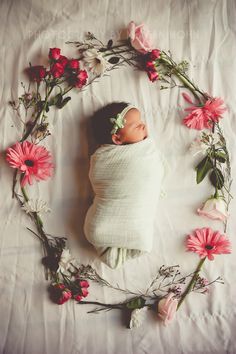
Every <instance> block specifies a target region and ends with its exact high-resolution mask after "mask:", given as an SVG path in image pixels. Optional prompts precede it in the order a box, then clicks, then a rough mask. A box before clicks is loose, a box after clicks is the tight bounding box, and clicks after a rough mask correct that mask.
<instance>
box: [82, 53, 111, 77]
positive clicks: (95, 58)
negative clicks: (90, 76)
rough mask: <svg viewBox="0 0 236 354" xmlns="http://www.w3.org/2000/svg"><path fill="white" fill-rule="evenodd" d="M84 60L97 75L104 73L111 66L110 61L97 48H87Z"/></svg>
mask: <svg viewBox="0 0 236 354" xmlns="http://www.w3.org/2000/svg"><path fill="white" fill-rule="evenodd" d="M83 56H84V57H83V60H84V62H85V64H86V65H87V66H88V67H89V68H90V70H91V71H92V72H93V73H94V74H96V75H102V74H103V73H104V72H105V71H106V69H107V67H108V66H109V63H108V61H107V60H106V59H105V58H104V57H103V55H102V53H99V52H98V51H97V50H96V49H95V48H91V49H87V50H86V51H84V53H83Z"/></svg>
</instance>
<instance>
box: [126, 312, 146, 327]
mask: <svg viewBox="0 0 236 354" xmlns="http://www.w3.org/2000/svg"><path fill="white" fill-rule="evenodd" d="M146 311H147V308H146V307H142V308H141V309H135V310H133V311H132V313H131V319H130V323H129V328H130V329H132V328H138V327H140V326H141V325H142V323H143V319H144V314H145V312H146Z"/></svg>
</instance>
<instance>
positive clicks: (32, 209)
mask: <svg viewBox="0 0 236 354" xmlns="http://www.w3.org/2000/svg"><path fill="white" fill-rule="evenodd" d="M22 209H24V210H25V212H26V213H27V214H29V213H39V214H40V213H48V212H50V211H51V209H50V208H49V207H48V205H47V202H45V201H44V200H41V199H29V201H28V202H26V203H24V204H23V206H22Z"/></svg>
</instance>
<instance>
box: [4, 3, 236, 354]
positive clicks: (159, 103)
mask: <svg viewBox="0 0 236 354" xmlns="http://www.w3.org/2000/svg"><path fill="white" fill-rule="evenodd" d="M235 13H236V3H235V0H225V1H223V0H222V1H221V0H208V1H205V0H191V1H189V0H188V1H187V0H178V1H176V0H166V1H164V0H151V1H150V0H147V1H145V2H144V1H143V0H130V1H125V0H113V1H108V0H91V1H89V2H88V1H85V0H80V1H75V0H66V1H62V0H57V1H50V0H47V1H46V0H42V1H36V0H19V1H16V0H2V1H0V29H1V30H0V43H1V45H0V63H1V65H0V77H1V80H0V97H1V105H0V304H1V306H0V315H1V321H0V353H4V354H147V353H148V354H157V353H158V354H183V353H184V354H223V353H224V354H226V353H227V354H235V353H236V341H235V333H236V317H235V316H236V296H235V294H236V281H235V275H236V262H235V249H236V237H235V230H236V218H235V215H236V197H235V196H236V187H235V186H236V184H235V181H234V182H233V185H232V191H231V192H232V194H233V195H234V199H233V200H232V202H231V205H230V210H229V212H230V214H231V217H230V220H229V223H228V228H227V235H228V236H229V237H230V239H231V242H232V247H233V253H232V254H231V255H222V256H216V257H215V260H214V261H212V262H210V261H207V262H206V263H205V264H204V267H203V271H202V275H203V276H205V277H206V278H207V279H209V280H210V281H212V280H214V279H216V278H217V277H218V276H221V277H222V278H223V279H224V283H225V284H224V285H222V284H215V285H213V286H212V287H211V289H210V292H209V293H208V294H206V295H200V294H195V293H192V294H190V295H189V296H188V297H187V298H186V300H185V302H184V303H183V304H182V305H181V308H180V310H179V311H178V313H177V316H176V318H175V320H174V321H173V322H172V323H171V324H170V325H169V326H167V327H164V326H163V325H162V324H161V323H160V322H159V321H158V320H157V318H156V316H155V313H152V312H150V311H148V312H147V314H146V315H145V321H144V325H143V327H140V328H138V329H136V330H132V331H130V330H128V329H126V328H125V327H124V323H123V314H122V313H121V312H119V311H118V310H117V311H116V310H115V311H108V312H102V313H99V314H97V315H93V314H88V313H87V312H88V311H89V310H92V309H93V308H94V306H93V305H91V306H84V305H81V306H80V305H78V304H76V303H75V302H73V301H69V302H67V303H66V304H64V305H62V306H58V305H54V304H52V303H51V302H50V299H49V297H48V293H47V286H48V282H46V281H45V278H44V271H43V267H42V265H41V257H42V248H41V246H40V244H39V242H38V240H37V239H36V238H35V237H34V236H33V235H32V233H30V232H29V231H28V230H27V227H28V228H31V229H32V228H33V224H32V223H31V221H30V220H29V217H27V216H26V215H25V213H24V212H23V211H22V210H20V208H19V205H18V203H17V201H16V200H14V199H12V197H11V188H12V176H13V170H11V169H10V168H9V166H7V164H6V162H5V155H4V151H5V149H6V148H7V147H8V146H10V145H12V144H13V143H15V142H16V140H19V139H20V138H21V135H22V129H23V126H22V124H21V122H20V120H19V118H18V117H17V116H16V115H15V113H14V112H13V111H12V109H11V107H10V106H9V105H8V102H9V100H13V99H17V97H18V96H19V95H21V94H22V93H23V90H22V88H21V85H20V82H21V81H25V80H26V76H25V74H24V68H26V67H27V66H28V63H29V62H31V63H32V65H45V64H46V63H47V53H48V50H49V48H53V47H60V48H61V49H62V54H63V55H67V56H69V57H70V58H72V57H73V58H77V57H78V52H77V49H76V48H75V47H73V46H71V45H68V44H65V42H66V41H73V40H74V41H75V40H82V39H83V38H84V34H85V32H86V31H91V32H93V33H94V34H95V36H96V37H97V38H99V39H101V40H102V41H103V42H104V43H107V41H108V40H109V39H111V38H112V39H113V40H115V39H116V38H117V35H118V33H119V30H120V29H121V28H124V27H125V26H126V25H127V24H128V23H129V21H131V20H134V21H135V22H136V23H137V24H140V23H142V22H144V23H145V24H146V25H147V26H148V28H149V29H150V30H151V32H152V33H153V36H154V43H155V46H156V47H157V48H160V49H163V50H166V51H167V50H168V49H169V50H170V51H171V53H172V55H173V59H174V60H175V61H180V60H182V59H186V60H187V61H188V62H189V64H190V66H189V76H190V77H191V78H192V79H193V80H194V82H195V83H196V84H197V85H198V86H199V87H200V88H201V89H202V90H203V91H205V92H208V93H210V94H212V95H214V96H216V97H222V98H224V100H225V102H226V105H227V107H228V111H227V112H226V113H225V114H224V119H222V122H221V126H222V128H223V130H224V134H225V136H226V138H227V142H228V149H229V151H230V154H231V157H232V176H233V178H234V176H235V175H236V159H235V153H236V101H235V92H236V60H235V58H236V21H235V18H236V16H235ZM159 87H160V84H159V83H152V82H150V81H149V80H148V78H147V75H146V73H144V72H140V71H138V70H133V69H132V68H131V67H128V68H126V67H125V66H123V67H122V68H121V69H119V70H114V71H112V72H109V75H108V76H105V77H102V78H101V79H100V80H99V82H94V83H93V84H92V85H90V86H88V87H87V88H86V90H84V91H83V92H77V90H74V91H71V92H70V96H71V97H72V100H71V101H70V102H69V103H68V105H66V106H65V107H64V108H63V109H62V110H54V109H52V108H51V109H50V112H49V113H48V116H49V121H50V123H51V125H52V129H51V131H52V136H51V137H48V138H47V140H46V141H45V144H46V147H47V148H48V149H49V150H50V151H51V152H52V154H53V159H54V163H55V165H56V169H55V173H54V176H53V178H52V179H50V180H48V181H45V182H40V183H36V184H34V185H33V186H32V187H30V188H27V192H28V194H29V196H30V197H31V198H38V197H40V198H41V199H44V200H45V201H47V202H48V204H49V207H50V208H51V209H52V212H51V213H50V214H47V215H43V216H42V218H43V220H44V223H45V229H46V231H47V232H48V233H50V234H53V235H57V236H67V237H68V246H69V248H70V251H71V253H72V256H73V257H75V258H76V259H77V260H78V261H80V262H81V263H83V264H91V265H92V266H93V267H94V268H95V269H96V271H97V272H98V273H99V274H100V275H101V276H103V277H104V278H105V279H107V281H109V282H110V283H112V284H113V285H114V286H116V285H119V286H120V287H121V288H123V289H129V290H130V291H133V292H139V291H141V292H145V291H146V289H147V288H148V286H149V285H150V283H151V281H152V279H154V277H155V276H156V274H157V270H158V269H159V267H160V266H161V265H162V264H165V265H176V264H179V265H180V267H181V271H182V272H183V274H185V275H186V274H189V273H191V272H193V271H194V270H195V267H196V266H197V263H198V261H199V258H198V256H197V255H195V254H190V253H187V252H186V251H185V247H184V239H185V237H186V235H187V234H188V233H190V232H191V231H192V230H194V229H195V228H199V227H205V226H210V227H212V228H213V229H214V230H220V231H222V232H223V225H222V224H221V223H218V222H217V221H211V220H208V219H205V218H203V217H199V216H198V215H197V213H196V210H197V208H199V206H200V205H201V203H202V202H203V201H205V200H206V199H207V198H208V197H209V195H210V194H211V193H212V192H213V189H212V187H211V185H210V183H209V181H208V178H206V179H205V180H204V182H202V183H201V184H199V185H197V184H196V181H195V177H196V176H195V170H194V167H195V166H196V165H197V163H198V162H199V160H200V159H201V156H195V157H193V156H191V154H190V153H189V151H188V148H189V145H190V144H191V142H192V141H193V139H194V138H195V137H196V136H197V134H198V132H196V131H193V130H189V129H187V128H186V127H185V126H183V125H182V124H181V122H182V119H183V117H184V116H185V113H186V112H185V113H184V112H183V109H184V108H185V107H187V104H186V103H185V102H184V100H183V98H182V95H181V92H183V91H185V90H183V89H181V88H178V87H175V88H173V89H171V90H162V91H160V90H159ZM115 100H116V101H117V100H118V101H126V102H131V103H132V104H134V105H135V106H136V107H137V108H139V109H140V110H141V114H142V119H143V120H144V121H145V122H146V123H147V125H148V128H149V132H150V133H151V135H152V138H153V139H154V140H155V142H156V144H157V145H158V147H159V148H160V150H161V151H162V152H163V154H164V156H165V158H166V159H167V161H168V163H169V165H170V174H169V176H168V178H167V179H166V183H165V189H166V192H167V194H166V197H165V198H163V199H161V200H160V205H159V206H158V212H157V213H156V216H155V223H154V237H153V248H152V251H151V252H150V253H147V254H145V255H142V256H141V257H137V259H134V260H132V261H128V262H126V263H125V264H124V265H123V266H122V267H120V268H118V269H116V270H113V269H109V268H108V267H107V266H106V265H105V264H103V263H102V262H101V260H100V259H99V257H98V255H97V252H96V250H95V249H94V247H93V246H92V245H91V244H90V243H89V242H88V241H87V239H86V237H85V235H84V232H83V224H84V219H85V215H86V212H87V210H88V208H89V206H90V205H91V203H92V200H93V192H92V189H91V185H90V181H89V178H88V172H89V159H90V156H91V154H92V153H93V152H94V150H93V149H92V148H91V144H90V142H91V134H90V132H89V131H88V122H89V118H90V116H91V114H92V113H93V112H94V111H95V110H97V109H99V108H100V107H102V106H104V105H105V104H108V103H110V102H112V101H115ZM234 179H235V178H234ZM19 193H20V190H19ZM89 291H90V295H89V296H88V298H87V299H88V300H91V301H94V300H95V301H101V302H106V303H119V302H121V301H126V300H127V299H128V296H127V295H126V294H125V293H123V292H119V291H117V292H116V291H114V290H112V289H108V288H106V287H100V286H98V285H97V284H91V286H90V288H89Z"/></svg>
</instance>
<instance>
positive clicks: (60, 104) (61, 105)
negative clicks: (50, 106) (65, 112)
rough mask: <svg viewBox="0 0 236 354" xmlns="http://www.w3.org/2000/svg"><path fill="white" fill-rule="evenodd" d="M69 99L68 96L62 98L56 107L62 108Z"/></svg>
mask: <svg viewBox="0 0 236 354" xmlns="http://www.w3.org/2000/svg"><path fill="white" fill-rule="evenodd" d="M70 100H71V97H70V96H68V97H66V98H64V100H63V101H62V102H60V103H59V104H57V108H59V109H61V108H63V107H64V106H65V105H66V104H67V103H68V102H69V101H70Z"/></svg>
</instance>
